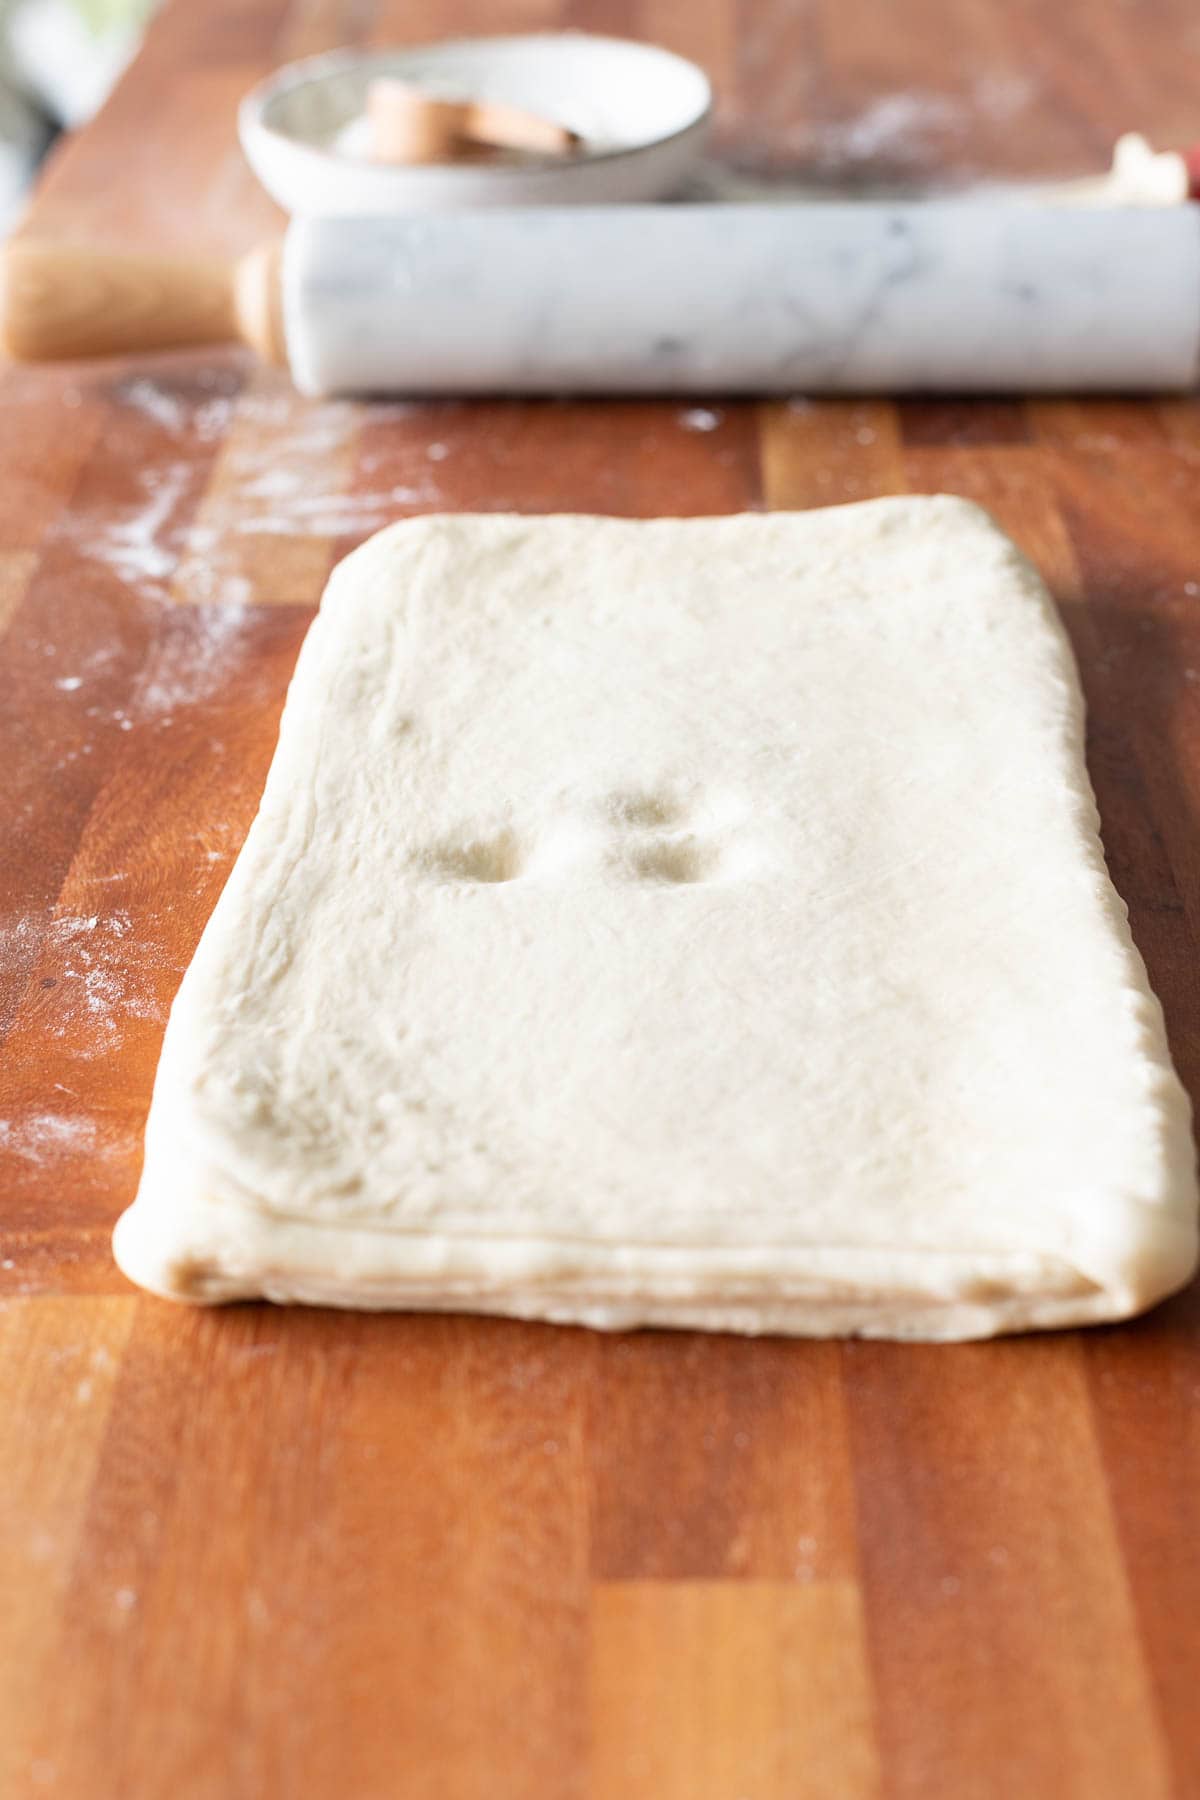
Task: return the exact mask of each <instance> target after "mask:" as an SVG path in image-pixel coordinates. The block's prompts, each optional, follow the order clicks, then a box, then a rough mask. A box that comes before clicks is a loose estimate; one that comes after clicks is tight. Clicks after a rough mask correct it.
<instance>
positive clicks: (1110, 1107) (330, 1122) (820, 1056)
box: [116, 497, 1197, 1338]
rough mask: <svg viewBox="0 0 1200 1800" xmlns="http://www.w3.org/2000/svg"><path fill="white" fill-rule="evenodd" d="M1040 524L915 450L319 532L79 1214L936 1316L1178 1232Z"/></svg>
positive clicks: (480, 1305) (373, 1268)
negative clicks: (143, 1088) (224, 862)
mask: <svg viewBox="0 0 1200 1800" xmlns="http://www.w3.org/2000/svg"><path fill="white" fill-rule="evenodd" d="M1082 738H1083V714H1082V703H1081V699H1080V692H1079V687H1078V683H1077V679H1076V675H1075V669H1074V665H1073V662H1072V660H1071V655H1070V651H1069V649H1068V646H1067V642H1066V639H1065V637H1064V634H1063V631H1062V629H1061V626H1060V624H1059V622H1058V619H1057V616H1056V614H1055V612H1054V609H1053V607H1052V604H1051V602H1050V600H1049V597H1048V595H1047V593H1046V591H1045V589H1044V588H1043V586H1042V584H1041V582H1040V581H1039V579H1038V577H1037V575H1036V574H1035V573H1034V571H1033V570H1032V569H1031V568H1030V567H1029V565H1028V564H1027V563H1026V562H1025V561H1024V559H1023V558H1022V557H1021V556H1020V554H1019V553H1018V552H1017V550H1016V549H1015V548H1014V547H1013V545H1012V544H1011V543H1010V542H1009V541H1008V539H1007V538H1005V537H1004V536H1003V535H1002V533H1001V532H1000V531H999V530H998V529H997V528H996V527H995V526H994V525H993V524H992V523H991V521H990V520H989V519H988V517H987V515H986V514H985V513H983V512H981V511H980V510H979V509H978V508H976V507H974V506H971V505H969V504H968V503H966V502H964V501H961V500H956V499H951V498H946V497H934V498H921V499H893V500H878V501H871V502H868V503H866V504H863V505H856V506H845V507H836V508H833V509H831V510H828V511H824V512H812V513H804V514H791V515H789V514H775V515H765V516H747V517H741V518H718V519H697V520H686V521H681V520H673V519H656V520H652V521H646V522H628V521H624V520H616V519H602V518H584V517H560V518H517V517H436V518H426V519H420V520H414V521H410V522H407V523H404V524H401V525H397V526H395V527H393V528H392V529H390V530H388V531H385V532H383V533H382V534H380V535H379V536H378V537H376V538H374V539H373V540H372V541H371V542H369V543H368V544H366V545H364V546H363V548H362V549H360V550H358V551H356V552H355V553H354V554H353V555H352V556H350V557H349V558H348V559H347V560H346V561H345V562H344V563H342V564H341V566H340V567H339V568H338V569H337V571H336V572H335V574H334V576H333V578H332V580H331V582H330V584H329V587H328V590H327V593H326V595H325V598H324V601H323V603H322V606H321V611H320V615H319V617H318V619H317V621H316V623H315V625H314V626H313V628H312V630H311V632H310V634H309V636H308V639H307V642H306V643H305V645H304V649H303V652H302V654H301V657H300V661H299V664H298V667H297V671H296V676H295V680H294V682H293V684H292V689H291V693H290V695H289V698H288V702H287V708H286V711H285V714H284V719H283V724H282V728H281V731H280V738H279V747H278V750H277V752H276V756H275V760H274V763H273V765H272V768H271V772H270V776H269V778H268V781H267V785H266V791H265V794H264V796H263V801H262V806H261V809H260V811H259V814H258V818H257V819H256V821H255V823H254V826H253V829H252V830H251V832H250V835H249V837H248V839H247V841H246V846H245V849H244V850H243V852H242V854H241V857H240V858H239V860H238V862H237V865H236V867H235V869H234V871H233V874H232V875H231V877H230V880H229V884H228V886H227V888H226V890H225V892H224V894H223V895H222V897H221V900H220V903H219V904H218V906H217V908H216V911H215V912H214V914H213V917H212V920H211V922H210V923H209V926H208V929H207V930H206V932H205V934H204V937H203V940H202V942H201V944H200V947H199V949H198V950H197V952H196V957H195V960H194V962H193V963H192V965H191V967H190V969H189V970H188V972H187V975H186V977H185V978H184V981H183V985H182V987H181V988H180V991H179V996H178V999H177V1000H176V1002H175V1006H174V1008H173V1010H172V1013H171V1018H170V1023H169V1026H168V1029H167V1034H166V1040H165V1042H164V1045H163V1051H162V1060H161V1064H160V1067H159V1071H158V1078H157V1082H156V1085H155V1090H154V1100H153V1105H152V1108H151V1112H150V1119H149V1124H148V1128H147V1133H146V1161H145V1171H144V1174H143V1178H142V1184H141V1188H140V1191H139V1193H138V1197H137V1200H136V1203H135V1204H134V1205H133V1207H132V1208H131V1209H130V1210H129V1211H128V1212H127V1213H126V1214H125V1216H124V1218H123V1219H122V1220H121V1221H120V1224H119V1226H118V1228H117V1234H116V1253H117V1258H118V1260H119V1262H120V1264H121V1267H122V1268H123V1269H124V1270H125V1271H126V1273H127V1274H129V1275H130V1276H132V1277H133V1279H134V1280H135V1281H138V1282H141V1283H142V1284H144V1285H145V1286H146V1287H149V1288H152V1289H155V1290H157V1291H158V1292H160V1293H163V1294H168V1295H173V1296H177V1297H180V1298H184V1299H191V1300H206V1301H215V1300H229V1299H234V1298H237V1297H238V1296H243V1295H265V1296H267V1297H268V1298H270V1299H273V1300H306V1301H314V1302H331V1303H334V1304H338V1305H346V1306H363V1307H435V1308H452V1309H463V1310H485V1311H491V1312H503V1313H512V1314H517V1315H520V1316H527V1317H537V1318H545V1319H554V1320H577V1321H582V1322H585V1323H587V1324H591V1325H598V1326H608V1327H622V1326H632V1325H639V1324H649V1323H657V1324H678V1325H699V1326H705V1327H713V1328H732V1329H735V1330H739V1331H783V1332H797V1333H812V1334H833V1333H861V1334H864V1335H867V1334H869V1335H877V1336H887V1337H915V1338H967V1337H978V1336H985V1335H988V1334H990V1333H993V1332H998V1331H1012V1330H1018V1329H1022V1328H1024V1327H1029V1326H1051V1325H1066V1324H1071V1323H1079V1322H1084V1321H1088V1320H1097V1319H1112V1318H1120V1317H1124V1316H1125V1315H1127V1314H1130V1313H1134V1312H1137V1311H1138V1310H1139V1309H1141V1308H1143V1307H1146V1306H1148V1305H1149V1304H1150V1303H1151V1302H1153V1301H1154V1300H1156V1299H1158V1298H1159V1297H1160V1296H1162V1295H1163V1294H1166V1293H1168V1292H1170V1291H1171V1290H1172V1289H1175V1288H1177V1287H1179V1286H1180V1285H1181V1284H1182V1283H1183V1282H1185V1281H1186V1280H1187V1278H1188V1276H1189V1275H1190V1274H1191V1272H1192V1269H1193V1266H1194V1264H1195V1259H1196V1223H1197V1193H1196V1185H1195V1175H1194V1157H1193V1149H1192V1141H1191V1135H1190V1129H1189V1106H1188V1102H1187V1099H1186V1097H1185V1095H1184V1092H1183V1090H1182V1088H1181V1086H1180V1084H1179V1082H1178V1080H1177V1079H1176V1076H1175V1074H1174V1072H1173V1070H1172V1068H1171V1064H1170V1060H1169V1057H1168V1052H1167V1047H1166V1042H1165V1038H1164V1032H1163V1022H1162V1015H1161V1012H1160V1009H1159V1006H1158V1003H1157V1001H1156V1000H1155V999H1154V998H1153V996H1152V995H1151V993H1150V991H1149V988H1148V987H1147V984H1146V976H1145V970H1144V968H1143V966H1142V962H1141V959H1140V957H1139V956H1138V954H1137V951H1136V950H1135V949H1134V946H1133V944H1132V941H1131V939H1130V935H1129V930H1128V927H1127V924H1126V917H1125V909H1124V907H1123V906H1122V904H1121V902H1120V900H1119V898H1118V897H1117V895H1116V893H1115V892H1114V890H1113V888H1112V886H1111V884H1110V882H1109V879H1108V876H1107V873H1106V871H1105V865H1104V861H1103V857H1102V853H1101V848H1100V843H1099V839H1098V835H1097V819H1096V810H1095V805H1094V802H1093V798H1092V792H1091V788H1090V786H1089V783H1088V778H1087V774H1086V770H1085V767H1084V761H1083V753H1082Z"/></svg>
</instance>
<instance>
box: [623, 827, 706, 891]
mask: <svg viewBox="0 0 1200 1800" xmlns="http://www.w3.org/2000/svg"><path fill="white" fill-rule="evenodd" d="M628 856H629V866H630V868H631V869H632V870H633V872H634V874H635V875H636V876H637V877H638V878H639V879H640V880H642V881H665V882H672V883H679V882H685V881H707V880H709V878H710V877H711V876H713V875H715V874H716V873H717V870H718V868H719V867H720V863H721V851H720V847H719V846H718V845H717V844H712V843H704V842H703V841H702V840H701V839H700V838H695V837H676V838H653V839H651V840H650V841H648V842H647V843H644V844H637V845H635V846H634V847H633V848H632V849H631V850H630V851H629V853H628Z"/></svg>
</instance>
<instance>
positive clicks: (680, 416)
mask: <svg viewBox="0 0 1200 1800" xmlns="http://www.w3.org/2000/svg"><path fill="white" fill-rule="evenodd" d="M724 416H725V415H724V413H721V412H718V411H717V410H716V408H715V407H711V406H685V407H684V408H682V410H681V411H679V412H677V413H676V415H675V417H676V419H677V421H678V422H679V424H680V425H681V426H682V427H683V429H684V431H715V430H716V429H717V427H718V425H719V424H720V423H721V420H722V419H723V418H724Z"/></svg>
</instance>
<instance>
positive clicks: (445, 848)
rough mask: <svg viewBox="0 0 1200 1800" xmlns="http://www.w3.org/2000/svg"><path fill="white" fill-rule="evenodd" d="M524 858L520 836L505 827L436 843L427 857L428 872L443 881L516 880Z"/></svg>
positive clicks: (523, 864) (523, 865) (523, 863)
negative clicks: (452, 840)
mask: <svg viewBox="0 0 1200 1800" xmlns="http://www.w3.org/2000/svg"><path fill="white" fill-rule="evenodd" d="M525 860H526V858H525V852H524V849H523V846H522V844H521V841H520V839H519V838H518V836H517V834H516V832H515V831H512V830H510V829H509V828H508V827H505V828H504V829H503V830H500V831H497V832H492V833H487V834H484V835H481V836H479V837H471V838H463V839H462V840H460V841H458V842H450V843H441V844H438V845H436V846H435V847H434V849H432V850H431V851H430V852H429V853H428V855H427V857H426V863H427V866H428V868H429V870H430V872H431V874H433V875H436V876H440V877H441V878H442V880H443V881H515V880H516V879H517V877H518V876H519V875H520V874H521V872H522V871H523V869H524V867H525Z"/></svg>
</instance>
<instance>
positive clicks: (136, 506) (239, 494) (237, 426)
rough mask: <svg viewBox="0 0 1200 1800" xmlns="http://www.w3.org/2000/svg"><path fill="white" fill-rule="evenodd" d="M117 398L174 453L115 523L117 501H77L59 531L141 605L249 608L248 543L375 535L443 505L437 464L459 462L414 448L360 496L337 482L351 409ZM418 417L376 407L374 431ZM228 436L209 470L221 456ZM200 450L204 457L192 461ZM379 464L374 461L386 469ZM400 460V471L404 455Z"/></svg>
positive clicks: (142, 478)
mask: <svg viewBox="0 0 1200 1800" xmlns="http://www.w3.org/2000/svg"><path fill="white" fill-rule="evenodd" d="M116 391H117V396H118V398H119V400H120V401H121V403H122V404H123V405H125V406H127V407H129V408H130V409H131V410H132V411H134V412H135V413H138V414H140V415H141V416H142V417H143V418H145V419H148V420H151V421H152V422H153V424H154V425H155V426H157V427H158V429H159V431H160V432H161V433H162V434H163V435H164V437H165V438H166V439H167V440H168V444H169V446H170V454H169V455H167V456H166V457H164V458H163V459H162V460H161V461H156V462H152V463H150V464H149V465H148V466H147V467H145V468H143V469H142V470H141V471H140V472H139V474H138V476H137V478H136V485H137V493H136V495H135V497H134V499H133V500H132V501H127V502H126V504H125V505H124V506H123V507H121V508H118V509H117V511H116V513H115V516H114V511H113V507H112V503H111V500H109V499H105V500H104V501H103V502H102V503H99V504H97V505H95V506H94V507H89V506H87V505H86V504H82V505H78V504H77V505H76V506H75V507H74V508H73V509H72V510H71V511H70V512H69V513H67V514H66V515H64V518H63V520H62V521H61V523H60V526H59V530H60V531H61V532H62V533H64V534H65V535H67V536H69V538H70V540H71V542H72V545H73V548H74V549H75V551H76V553H77V554H79V555H81V556H83V557H85V558H87V559H89V560H91V561H95V562H97V563H100V564H102V565H103V566H104V567H105V568H107V569H109V570H110V571H111V572H112V573H113V574H114V575H116V577H117V578H118V579H119V580H120V581H121V582H122V583H123V585H125V586H126V587H128V588H129V589H131V590H132V591H133V592H134V593H136V594H137V595H138V596H139V597H140V598H143V599H146V600H151V601H157V600H176V601H183V602H186V603H190V604H193V605H196V604H198V605H210V604H211V605H218V606H222V607H226V608H228V607H244V606H246V605H248V604H250V603H251V602H252V601H253V600H254V598H255V595H254V584H253V579H252V576H251V575H249V574H247V572H246V556H245V549H244V548H243V546H246V545H247V541H248V540H251V541H252V540H253V539H255V538H271V537H311V538H331V537H333V538H336V537H365V536H366V535H368V534H369V533H370V532H372V531H376V530H378V529H379V528H380V527H381V526H383V525H387V524H389V523H391V521H392V520H393V519H395V518H396V517H398V516H402V514H403V512H404V511H406V510H408V509H410V508H414V507H418V508H421V509H422V510H427V509H430V508H434V507H436V506H438V505H439V504H440V503H441V501H442V494H441V490H440V489H439V487H438V484H437V482H436V481H435V480H434V478H433V470H432V468H431V467H430V465H431V464H435V465H436V464H437V463H438V462H440V461H443V460H444V459H445V458H446V456H448V455H449V449H448V446H447V445H445V444H443V443H434V444H429V445H426V444H423V443H421V442H419V441H416V442H414V443H412V444H411V445H408V446H405V448H404V457H403V459H402V466H401V472H402V473H403V474H404V476H405V479H403V480H400V481H393V482H392V483H391V484H390V485H387V486H383V485H380V486H378V487H375V488H357V489H355V490H354V491H352V492H350V491H342V490H341V489H340V488H339V487H338V486H337V485H336V468H337V459H338V457H339V455H340V453H341V452H343V451H344V450H345V449H346V447H347V446H348V445H349V444H350V443H351V442H352V441H353V436H354V434H355V432H356V431H357V429H358V427H359V425H360V424H361V420H362V415H361V412H360V411H359V410H358V409H356V408H355V407H353V406H352V405H350V404H349V403H347V402H343V401H326V402H320V403H317V404H315V405H314V404H302V403H300V402H299V401H298V400H297V398H296V397H295V396H294V395H291V394H290V393H287V392H282V393H280V394H278V395H261V394H255V393H253V392H250V393H246V394H241V395H238V394H235V393H233V392H232V391H229V390H228V388H227V387H226V388H224V389H218V390H216V391H214V392H212V393H210V394H208V395H207V397H205V398H204V399H202V400H200V401H199V402H196V403H193V402H192V401H191V400H190V399H188V398H187V397H185V396H183V395H181V394H180V393H179V392H178V391H177V390H175V389H173V388H171V387H169V386H166V385H164V384H163V383H161V382H158V381H156V380H154V379H153V378H152V377H150V376H138V377H135V378H133V379H131V380H128V381H126V382H124V383H123V384H122V385H121V386H120V387H119V388H118V389H117V390H116ZM412 411H413V408H412V407H410V406H407V405H405V404H403V403H400V402H391V403H388V404H385V405H380V406H376V407H374V408H372V411H371V414H370V423H371V424H372V425H373V426H375V425H378V424H380V423H385V422H386V421H387V420H388V419H398V418H403V417H408V416H410V415H411V413H412ZM226 434H229V435H228V438H227V441H226V443H225V445H224V448H223V449H222V450H221V451H219V452H218V463H217V466H216V468H215V469H211V470H210V467H209V457H210V455H211V448H210V447H211V446H212V445H214V444H216V443H217V442H218V441H219V440H221V439H225V438H226ZM189 446H192V447H194V448H195V449H196V450H197V451H198V452H199V454H198V455H195V456H193V457H191V458H189V457H188V456H187V455H186V454H185V452H186V450H187V448H188V447H189ZM380 460H381V459H380V458H378V457H375V458H371V459H368V461H369V462H373V463H374V465H375V466H376V467H378V466H379V464H380ZM390 460H391V462H392V464H393V466H394V464H395V457H393V458H392V459H390ZM331 463H332V465H333V467H332V471H331ZM364 468H365V465H360V470H359V472H362V470H363V469H364ZM347 473H349V471H348V470H347ZM331 481H332V483H333V484H334V485H331ZM217 635H218V638H220V635H221V631H220V628H218V633H217Z"/></svg>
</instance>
